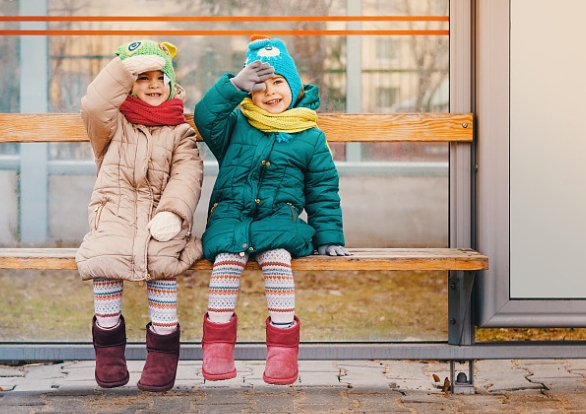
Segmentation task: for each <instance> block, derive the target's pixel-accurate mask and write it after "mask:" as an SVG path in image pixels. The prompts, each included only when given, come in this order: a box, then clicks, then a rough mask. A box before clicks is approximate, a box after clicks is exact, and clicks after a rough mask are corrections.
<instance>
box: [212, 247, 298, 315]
mask: <svg viewBox="0 0 586 414" xmlns="http://www.w3.org/2000/svg"><path fill="white" fill-rule="evenodd" d="M248 258H249V256H248V254H245V255H243V256H240V255H239V254H234V253H220V254H218V255H217V256H216V259H215V261H214V267H213V269H212V275H211V277H210V287H209V296H208V318H209V320H210V321H212V322H216V323H223V322H228V321H229V320H230V319H231V318H232V315H233V313H234V309H235V308H236V299H237V298H238V290H239V287H240V276H241V275H242V271H243V270H244V267H245V266H246V262H248ZM256 261H257V263H258V264H259V266H260V268H261V270H262V274H263V277H264V285H265V295H266V300H267V308H268V311H269V315H270V317H271V321H272V322H273V323H274V324H276V325H285V324H291V323H292V322H293V317H294V315H295V283H294V280H293V272H292V271H291V254H290V253H289V252H288V251H287V250H285V249H275V250H268V251H265V252H262V253H259V254H258V255H257V256H256Z"/></svg>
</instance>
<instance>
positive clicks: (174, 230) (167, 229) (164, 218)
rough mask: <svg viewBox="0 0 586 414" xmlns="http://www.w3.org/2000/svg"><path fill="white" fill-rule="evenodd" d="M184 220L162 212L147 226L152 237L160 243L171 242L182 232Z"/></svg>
mask: <svg viewBox="0 0 586 414" xmlns="http://www.w3.org/2000/svg"><path fill="white" fill-rule="evenodd" d="M182 222H183V220H182V219H181V217H179V216H178V215H177V214H175V213H172V212H170V211H161V212H160V213H157V214H156V215H155V217H153V219H152V220H151V221H149V222H148V224H147V229H148V230H149V231H150V232H151V236H153V238H154V239H156V240H158V241H169V240H171V239H172V238H173V237H175V236H177V235H178V234H179V232H180V231H181V223H182Z"/></svg>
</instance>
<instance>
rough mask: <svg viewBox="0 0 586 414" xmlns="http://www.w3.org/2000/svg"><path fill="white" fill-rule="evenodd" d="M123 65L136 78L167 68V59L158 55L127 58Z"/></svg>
mask: <svg viewBox="0 0 586 414" xmlns="http://www.w3.org/2000/svg"><path fill="white" fill-rule="evenodd" d="M122 64H123V65H124V67H125V68H126V70H128V71H129V72H130V73H132V74H133V75H134V76H137V75H140V74H141V73H144V72H150V71H151V70H161V69H163V67H164V66H165V59H164V58H162V57H161V56H157V55H136V56H130V57H127V58H126V59H124V60H123V61H122Z"/></svg>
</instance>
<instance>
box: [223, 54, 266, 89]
mask: <svg viewBox="0 0 586 414" xmlns="http://www.w3.org/2000/svg"><path fill="white" fill-rule="evenodd" d="M273 77H275V68H273V67H272V66H271V65H269V64H268V63H266V62H265V63H263V62H261V61H260V60H256V61H254V62H252V63H251V64H249V65H247V66H245V67H244V69H242V70H241V71H240V72H238V74H237V75H236V76H235V77H233V78H232V79H230V81H231V82H232V84H233V85H234V86H235V87H236V88H238V89H240V90H241V91H245V92H256V91H264V90H265V89H266V86H265V84H264V83H263V82H264V81H266V80H267V79H270V78H273Z"/></svg>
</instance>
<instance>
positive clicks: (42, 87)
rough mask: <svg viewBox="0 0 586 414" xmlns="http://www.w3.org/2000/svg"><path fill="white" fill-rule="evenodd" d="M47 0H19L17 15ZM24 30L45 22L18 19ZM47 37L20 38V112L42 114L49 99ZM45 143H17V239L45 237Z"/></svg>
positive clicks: (38, 9) (39, 11) (41, 11)
mask: <svg viewBox="0 0 586 414" xmlns="http://www.w3.org/2000/svg"><path fill="white" fill-rule="evenodd" d="M47 9H48V7H47V0H27V1H21V2H19V13H20V15H21V16H31V15H35V16H39V15H46V14H47ZM20 27H21V28H22V29H23V30H25V29H29V30H30V29H46V28H47V23H46V22H21V23H20ZM48 79H49V68H48V39H47V36H22V37H21V38H20V112H22V113H44V112H47V111H48V102H49V94H48V89H49V82H48ZM48 149H49V144H47V143H38V144H37V143H35V144H20V226H19V228H20V236H21V237H20V239H21V242H22V243H24V244H34V243H43V242H45V241H46V240H47V236H48V228H49V225H48V217H49V212H48V205H49V203H48V197H49V191H48V174H47V172H48Z"/></svg>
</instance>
